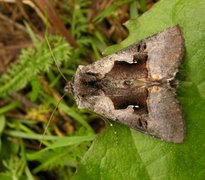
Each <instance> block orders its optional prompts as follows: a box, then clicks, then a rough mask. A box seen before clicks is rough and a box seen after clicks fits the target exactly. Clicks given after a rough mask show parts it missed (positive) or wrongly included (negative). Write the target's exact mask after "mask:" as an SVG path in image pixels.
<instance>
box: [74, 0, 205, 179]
mask: <svg viewBox="0 0 205 180" xmlns="http://www.w3.org/2000/svg"><path fill="white" fill-rule="evenodd" d="M203 17H205V1H204V0H195V1H193V0H172V1H170V0H162V1H160V2H159V3H157V4H156V5H155V6H154V7H153V8H152V9H151V10H149V11H148V12H147V13H145V14H144V15H142V16H141V17H140V18H139V19H137V20H130V21H129V22H127V24H126V26H127V28H128V29H129V31H130V35H129V37H128V38H127V39H126V40H125V41H124V42H122V43H121V44H119V45H116V46H114V47H110V48H109V49H107V50H106V53H111V52H114V51H116V50H119V49H122V48H124V47H126V46H128V45H130V44H132V43H134V42H137V41H139V40H140V39H143V38H145V37H147V36H149V35H152V34H154V33H156V32H159V31H161V30H163V29H165V28H167V27H170V26H173V25H175V24H179V25H180V27H181V28H182V31H183V35H184V38H185V48H186V51H185V57H184V63H183V65H182V66H181V68H180V72H179V79H183V81H182V80H181V81H180V86H179V89H178V91H177V94H178V98H179V100H180V102H181V104H182V106H183V111H184V116H185V124H186V139H185V141H184V143H182V144H173V143H167V142H163V141H160V140H158V139H156V138H153V137H151V136H148V135H145V134H142V133H140V132H137V131H134V130H131V129H129V128H127V127H125V126H123V125H120V124H116V123H115V126H114V128H115V130H116V132H117V135H116V137H117V138H118V140H117V141H116V138H115V135H114V133H113V131H112V130H111V129H110V128H107V129H106V131H105V132H104V133H103V134H102V135H101V136H100V137H99V138H98V139H97V140H96V141H95V142H94V143H93V145H92V146H91V148H90V150H89V151H88V152H87V154H86V156H85V157H84V160H83V161H82V163H81V165H80V166H79V168H78V170H77V174H76V175H75V177H74V179H82V178H85V177H87V179H157V180H159V179H163V180H164V179H179V180H181V179H186V180H189V179H190V180H191V179H204V177H205V156H204V155H203V154H204V151H205V143H204V139H205V131H204V127H205V110H204V107H205V99H204V97H205V90H204V89H205V88H204V87H205V85H204V83H205V50H204V47H205V21H204V18H203ZM183 77H184V78H183Z"/></svg>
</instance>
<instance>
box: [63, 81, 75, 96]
mask: <svg viewBox="0 0 205 180" xmlns="http://www.w3.org/2000/svg"><path fill="white" fill-rule="evenodd" d="M64 92H65V93H68V94H73V80H71V81H68V82H67V84H66V85H65V87H64Z"/></svg>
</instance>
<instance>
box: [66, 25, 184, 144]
mask: <svg viewBox="0 0 205 180" xmlns="http://www.w3.org/2000/svg"><path fill="white" fill-rule="evenodd" d="M183 52H184V40H183V36H182V33H181V30H180V27H179V26H174V27H171V28H168V29H165V30H164V31H162V32H160V33H158V34H155V35H153V36H151V37H148V38H146V39H144V40H142V41H140V42H139V43H136V44H133V45H131V46H129V47H127V48H125V49H123V50H120V51H118V52H116V53H114V54H112V55H110V56H107V57H105V58H103V59H102V60H100V61H97V62H95V63H93V64H90V65H87V66H79V67H78V69H77V71H76V73H75V76H74V78H73V81H72V82H69V86H70V89H72V93H73V95H74V97H75V100H76V102H77V105H78V107H79V108H88V109H90V110H92V111H94V112H96V113H98V114H100V115H103V116H105V117H107V118H109V119H111V120H114V121H119V122H121V123H122V124H125V125H127V126H128V127H130V128H133V129H136V130H139V131H141V132H144V133H147V134H149V135H152V136H155V137H158V138H160V139H162V140H165V141H169V142H174V143H180V142H182V141H183V139H184V132H185V128H184V120H183V113H182V110H181V107H180V104H179V102H178V100H177V99H176V97H175V92H174V89H173V88H172V87H171V85H170V80H171V79H174V76H175V74H176V72H177V70H178V67H179V65H180V64H181V62H182V57H183Z"/></svg>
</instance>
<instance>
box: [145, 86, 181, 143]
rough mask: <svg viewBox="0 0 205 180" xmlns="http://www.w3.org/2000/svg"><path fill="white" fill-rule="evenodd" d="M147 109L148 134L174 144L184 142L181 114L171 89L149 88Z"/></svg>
mask: <svg viewBox="0 0 205 180" xmlns="http://www.w3.org/2000/svg"><path fill="white" fill-rule="evenodd" d="M147 108H148V116H149V118H148V122H147V123H148V124H147V133H148V134H151V135H154V136H156V137H159V138H161V139H163V140H166V141H169V142H174V143H181V142H182V141H183V140H184V135H185V125H184V118H183V112H182V109H181V106H180V104H179V102H178V100H177V99H176V97H175V94H174V91H173V89H170V88H168V87H158V86H154V87H152V88H150V89H149V96H148V100H147Z"/></svg>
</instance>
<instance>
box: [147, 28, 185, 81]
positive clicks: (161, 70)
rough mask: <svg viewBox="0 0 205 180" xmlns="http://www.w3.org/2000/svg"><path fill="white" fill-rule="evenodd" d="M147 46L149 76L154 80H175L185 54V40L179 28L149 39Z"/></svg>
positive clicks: (169, 29) (167, 30)
mask: <svg viewBox="0 0 205 180" xmlns="http://www.w3.org/2000/svg"><path fill="white" fill-rule="evenodd" d="M145 44H146V52H147V53H148V59H147V69H148V72H149V76H150V77H151V78H153V79H170V78H173V77H174V76H175V73H176V72H177V70H178V67H179V65H180V64H181V62H182V58H183V54H184V39H183V36H182V32H181V30H180V28H179V26H174V27H171V28H168V29H166V30H164V31H162V32H160V33H158V34H156V35H153V36H151V37H150V38H147V39H146V40H145Z"/></svg>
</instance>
